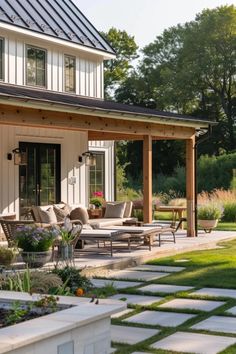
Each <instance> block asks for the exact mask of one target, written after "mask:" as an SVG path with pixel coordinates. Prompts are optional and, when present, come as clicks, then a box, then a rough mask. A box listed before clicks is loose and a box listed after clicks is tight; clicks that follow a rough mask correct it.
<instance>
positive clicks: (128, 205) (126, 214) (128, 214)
mask: <svg viewBox="0 0 236 354" xmlns="http://www.w3.org/2000/svg"><path fill="white" fill-rule="evenodd" d="M132 208H133V202H126V206H125V212H124V218H130V217H131V213H132Z"/></svg>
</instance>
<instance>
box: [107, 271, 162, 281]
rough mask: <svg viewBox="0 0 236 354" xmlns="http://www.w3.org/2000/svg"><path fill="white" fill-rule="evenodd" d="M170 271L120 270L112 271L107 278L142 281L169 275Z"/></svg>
mask: <svg viewBox="0 0 236 354" xmlns="http://www.w3.org/2000/svg"><path fill="white" fill-rule="evenodd" d="M168 275H169V273H164V272H145V271H144V272H142V271H135V270H120V271H119V272H112V273H111V274H109V276H108V277H107V278H112V279H133V280H141V281H152V280H155V279H160V278H163V277H167V276H168Z"/></svg>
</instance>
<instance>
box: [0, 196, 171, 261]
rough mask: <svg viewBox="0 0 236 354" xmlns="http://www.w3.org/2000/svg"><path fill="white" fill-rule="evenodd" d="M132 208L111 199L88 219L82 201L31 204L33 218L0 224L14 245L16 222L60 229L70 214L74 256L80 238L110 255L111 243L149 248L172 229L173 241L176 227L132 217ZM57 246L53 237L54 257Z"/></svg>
mask: <svg viewBox="0 0 236 354" xmlns="http://www.w3.org/2000/svg"><path fill="white" fill-rule="evenodd" d="M131 211H132V202H111V203H107V205H106V211H105V215H104V218H100V219H98V218H96V219H89V217H88V213H87V210H86V208H85V207H83V206H82V205H79V206H78V205H76V206H72V207H69V206H68V205H66V204H64V203H61V204H59V205H56V206H43V207H33V208H32V210H31V213H32V217H33V220H6V219H4V218H0V225H1V227H2V229H3V232H4V234H5V237H6V239H7V241H8V246H9V247H14V246H15V245H16V242H15V232H16V229H17V228H18V227H19V226H22V225H30V224H31V225H32V224H34V225H37V226H41V227H44V228H50V227H52V226H56V227H57V228H59V229H60V227H61V226H62V225H64V219H65V218H66V217H70V218H71V223H72V224H76V225H77V226H78V225H79V226H80V227H79V228H78V230H77V232H76V234H75V235H74V238H73V239H71V240H70V241H69V244H70V245H71V246H72V248H73V256H72V257H74V250H75V249H76V248H77V246H78V241H79V240H80V243H82V247H83V244H84V243H88V244H91V243H96V244H97V246H98V247H99V248H100V246H101V244H102V245H103V247H104V249H105V248H107V249H108V250H109V252H110V255H111V256H113V251H114V243H119V246H121V245H123V244H124V243H125V244H127V247H128V251H129V252H130V251H131V250H132V245H135V247H138V246H140V245H147V247H148V249H149V250H151V249H152V245H153V244H154V242H156V241H157V242H158V245H159V246H161V242H162V235H164V234H166V233H171V235H172V236H173V238H172V239H169V238H168V240H167V241H173V242H176V239H175V232H176V229H175V228H174V226H173V225H159V224H158V223H153V224H142V223H140V222H138V221H137V220H136V219H134V218H131ZM107 245H108V246H107ZM60 246H61V240H60V239H57V240H55V241H54V243H53V245H52V249H53V258H54V259H55V255H56V254H58V253H56V251H55V250H58V249H60ZM80 246H81V244H80ZM119 249H120V247H119Z"/></svg>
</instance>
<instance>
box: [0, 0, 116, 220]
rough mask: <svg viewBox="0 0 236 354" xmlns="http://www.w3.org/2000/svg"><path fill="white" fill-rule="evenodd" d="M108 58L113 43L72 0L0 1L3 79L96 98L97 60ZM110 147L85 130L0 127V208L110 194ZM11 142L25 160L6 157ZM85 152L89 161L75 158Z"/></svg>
mask: <svg viewBox="0 0 236 354" xmlns="http://www.w3.org/2000/svg"><path fill="white" fill-rule="evenodd" d="M111 58H114V51H113V49H112V48H111V47H110V45H109V44H108V43H107V42H106V41H105V40H104V39H103V38H102V37H101V36H100V34H99V33H98V32H97V31H96V29H95V28H94V27H93V26H92V25H91V24H90V23H89V21H88V20H87V19H86V18H85V17H84V16H83V14H82V13H81V12H80V11H79V10H78V8H77V7H76V6H75V5H74V4H73V2H72V1H70V0H69V1H62V0H59V1H51V0H50V1H46V0H43V1H36V0H33V1H30V2H28V1H26V0H19V1H17V0H11V1H10V2H9V1H5V0H0V80H1V81H2V82H3V83H5V84H10V85H17V86H26V87H30V88H31V89H32V91H33V90H34V89H36V88H37V89H40V90H43V91H54V92H60V93H66V94H68V95H71V96H75V95H80V96H85V97H91V98H96V99H103V61H104V60H107V59H111ZM113 146H114V144H113V142H109V141H106V142H104V141H94V142H90V143H89V142H88V134H87V132H86V131H71V130H61V129H60V130H59V129H49V128H47V127H46V128H39V127H37V128H36V127H29V126H17V125H16V126H9V125H1V126H0V156H1V165H0V166H1V172H0V214H1V213H4V212H16V213H17V216H18V215H23V214H24V213H25V210H27V207H28V206H30V205H31V204H42V205H45V204H51V203H55V202H58V201H60V200H63V201H65V202H68V203H79V202H80V203H83V204H87V203H88V198H89V195H90V194H92V192H93V191H95V190H101V191H103V192H104V195H105V197H106V198H107V199H108V200H113V198H114V149H113ZM15 148H17V149H18V148H20V150H22V151H27V153H28V164H27V165H25V166H20V167H19V166H16V165H14V161H13V160H8V159H7V158H6V157H7V154H9V153H12V150H14V149H15ZM88 150H91V151H93V152H94V153H95V157H96V160H97V163H96V166H92V167H87V166H86V165H85V163H84V158H83V159H82V161H81V156H82V154H83V153H84V152H86V151H88ZM13 155H14V154H13ZM8 156H9V158H10V155H8ZM12 157H14V156H12ZM105 171H106V174H105Z"/></svg>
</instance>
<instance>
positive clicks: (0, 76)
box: [0, 37, 5, 81]
mask: <svg viewBox="0 0 236 354" xmlns="http://www.w3.org/2000/svg"><path fill="white" fill-rule="evenodd" d="M0 43H1V45H0V81H4V76H5V75H4V67H5V66H4V53H5V41H4V38H2V37H0Z"/></svg>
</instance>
